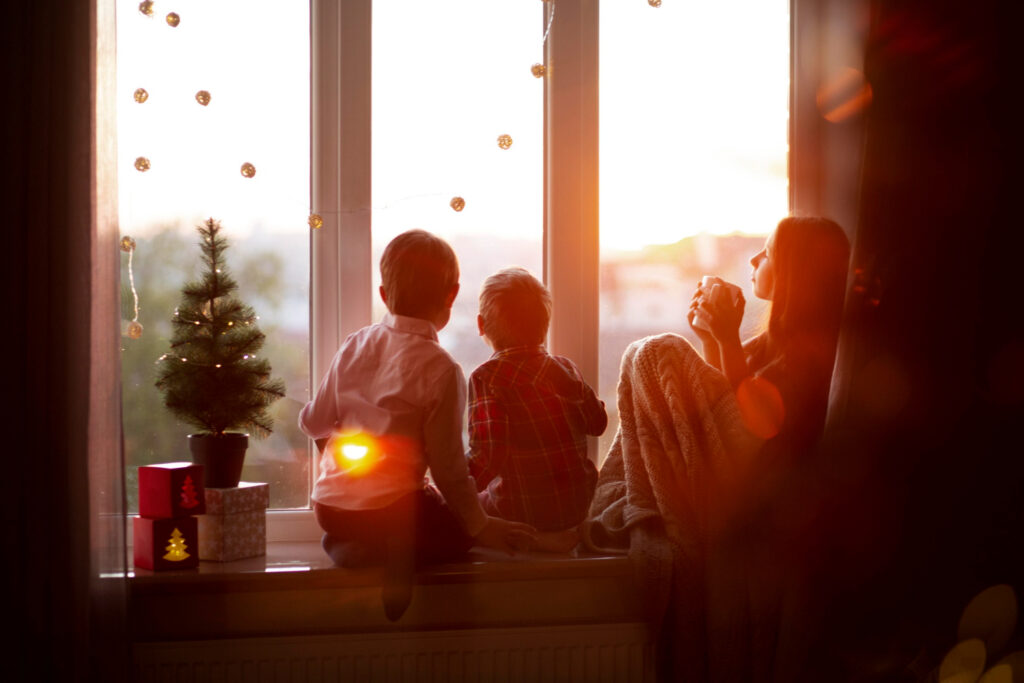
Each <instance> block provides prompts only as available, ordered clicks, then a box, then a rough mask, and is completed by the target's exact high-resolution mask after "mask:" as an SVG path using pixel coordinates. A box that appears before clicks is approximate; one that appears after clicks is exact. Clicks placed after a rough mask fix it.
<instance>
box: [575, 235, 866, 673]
mask: <svg viewBox="0 0 1024 683" xmlns="http://www.w3.org/2000/svg"><path fill="white" fill-rule="evenodd" d="M849 253H850V247H849V241H848V240H847V238H846V235H845V234H844V233H843V231H842V229H841V228H840V227H839V226H838V225H836V224H835V223H834V222H833V221H830V220H827V219H824V218H798V217H788V218H784V219H782V221H780V222H779V224H778V226H777V227H776V229H775V231H774V232H773V233H772V235H771V236H770V237H769V238H768V239H767V241H766V242H765V246H764V248H763V249H762V250H761V251H759V252H758V253H757V254H755V255H754V256H753V258H751V259H750V263H751V266H753V269H754V270H753V274H752V277H751V279H752V280H753V291H754V295H755V296H757V297H758V298H761V299H765V300H768V301H770V302H771V309H770V315H769V317H768V322H767V325H766V327H765V329H764V330H763V331H762V332H761V333H759V334H757V335H755V336H753V337H752V338H750V339H747V340H746V341H741V340H740V332H739V329H740V322H741V320H742V318H743V310H744V306H745V302H744V300H743V296H742V294H740V293H739V292H736V294H737V295H736V297H735V299H734V298H733V297H732V296H726V295H725V294H727V293H728V291H729V290H732V291H735V290H736V289H737V288H735V287H734V286H733V287H730V286H729V285H727V283H724V282H722V281H720V280H719V281H718V282H717V283H714V284H712V283H710V282H709V284H706V285H704V286H703V287H698V289H697V291H696V292H695V293H694V295H693V297H692V299H691V302H690V310H689V312H688V313H687V321H688V322H689V323H690V325H691V327H692V328H693V329H694V331H695V332H696V333H697V335H698V337H699V338H700V341H701V345H702V346H703V351H704V353H703V357H702V356H701V354H699V353H698V352H697V350H696V349H695V348H694V347H693V346H692V345H691V344H690V342H688V341H687V340H686V339H684V338H683V337H682V336H680V335H678V334H673V333H665V334H660V335H655V336H652V337H645V338H644V339H640V340H638V341H636V342H633V343H632V344H630V345H629V347H628V348H627V349H626V351H625V353H624V354H623V357H622V363H621V366H620V372H619V384H618V397H617V404H618V412H619V426H618V429H617V431H616V434H615V439H614V440H613V442H612V446H611V448H610V449H609V452H608V455H607V458H606V459H605V462H604V464H603V466H602V468H601V471H600V474H599V477H598V483H597V490H596V491H595V494H594V499H593V502H592V503H591V506H590V512H589V516H588V518H587V520H585V521H584V523H583V525H581V529H580V530H581V532H582V537H583V540H584V545H585V547H586V548H588V549H589V550H592V551H598V552H610V553H615V552H620V553H626V554H628V555H629V557H630V559H631V560H632V561H633V564H634V566H635V571H636V573H637V576H638V577H642V579H641V581H640V583H639V585H640V588H641V590H642V591H643V594H644V598H645V600H644V603H645V605H646V606H647V608H648V610H649V613H648V618H649V620H650V623H651V625H652V628H653V629H654V630H655V632H657V633H658V648H657V653H658V664H657V666H658V674H659V680H686V681H736V682H737V683H739V682H740V681H752V680H780V681H781V680H786V681H788V680H797V679H798V678H799V677H800V673H801V671H802V670H804V668H805V666H806V662H807V657H808V654H809V648H808V645H807V643H808V642H810V640H809V639H810V636H811V635H812V634H813V633H814V631H815V628H816V626H815V621H814V618H815V617H814V616H813V614H811V613H808V612H806V611H805V610H804V609H803V605H805V604H806V600H805V599H809V597H810V596H809V595H808V594H807V593H806V591H807V588H806V581H805V578H806V577H807V576H808V572H809V571H810V569H809V568H810V566H811V565H812V564H813V563H812V562H811V561H810V558H813V556H814V553H815V552H816V551H817V548H816V547H814V542H813V535H812V536H808V534H807V533H806V530H807V529H808V526H807V524H806V523H805V522H806V520H807V519H809V518H813V515H814V510H813V509H803V508H804V507H807V506H805V502H806V501H807V500H808V498H807V496H808V492H813V491H814V490H816V489H815V487H814V486H807V485H806V481H807V479H806V472H808V471H810V470H811V469H813V468H812V467H811V464H810V463H807V462H806V460H805V459H804V458H803V457H802V456H804V455H805V454H807V453H810V452H811V451H812V449H813V448H814V446H815V444H816V442H817V439H818V437H819V436H820V434H821V430H822V428H823V426H824V418H825V410H826V406H827V403H828V392H829V384H830V381H831V376H832V366H833V363H834V359H835V353H836V341H837V339H838V336H839V324H840V319H841V317H842V309H843V299H844V295H845V288H846V277H847V269H848V261H849ZM698 317H699V318H700V322H699V324H697V318H698ZM808 539H811V540H808Z"/></svg>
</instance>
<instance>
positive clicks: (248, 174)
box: [241, 161, 256, 178]
mask: <svg viewBox="0 0 1024 683" xmlns="http://www.w3.org/2000/svg"><path fill="white" fill-rule="evenodd" d="M241 173H242V177H243V178H252V177H253V176H254V175H256V167H255V166H253V165H252V164H250V163H249V162H248V161H247V162H245V163H244V164H242V169H241Z"/></svg>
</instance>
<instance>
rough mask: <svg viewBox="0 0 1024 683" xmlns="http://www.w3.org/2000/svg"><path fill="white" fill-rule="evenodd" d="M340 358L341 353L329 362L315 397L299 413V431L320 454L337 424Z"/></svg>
mask: <svg viewBox="0 0 1024 683" xmlns="http://www.w3.org/2000/svg"><path fill="white" fill-rule="evenodd" d="M340 357H341V351H339V352H338V353H337V354H336V355H335V357H334V360H332V361H331V367H330V369H328V371H327V373H326V374H325V375H324V378H323V379H322V380H321V381H320V386H319V387H318V388H317V391H316V396H314V397H313V400H312V401H310V402H309V403H307V404H306V405H305V406H303V408H302V411H301V412H300V413H299V429H301V430H302V431H303V432H304V433H305V434H306V435H307V436H309V437H311V438H313V439H314V440H315V441H316V445H317V448H319V450H320V452H321V453H322V452H323V450H324V446H326V444H327V439H328V438H330V436H331V435H332V434H333V433H334V429H335V426H336V425H337V423H338V417H339V415H338V406H337V395H338V391H337V384H336V382H337V376H338V372H339V370H338V363H339V360H340Z"/></svg>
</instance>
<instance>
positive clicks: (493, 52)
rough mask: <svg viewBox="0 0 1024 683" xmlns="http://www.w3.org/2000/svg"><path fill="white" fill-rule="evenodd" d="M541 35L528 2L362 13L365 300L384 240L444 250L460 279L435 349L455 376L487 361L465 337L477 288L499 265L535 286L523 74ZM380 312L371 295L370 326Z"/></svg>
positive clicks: (404, 0)
mask: <svg viewBox="0 0 1024 683" xmlns="http://www.w3.org/2000/svg"><path fill="white" fill-rule="evenodd" d="M543 32H544V22H543V6H542V3H536V2H534V3H530V2H522V1H521V0H489V1H488V2H479V1H478V0H451V1H446V2H443V3H426V2H422V0H391V1H390V2H381V3H376V4H375V5H374V9H373V258H374V277H375V282H374V287H373V291H374V292H376V291H377V286H378V285H379V284H380V282H379V278H380V272H379V268H378V267H377V264H378V263H379V262H380V254H381V251H382V250H383V249H384V247H385V246H386V245H387V243H388V241H390V240H391V238H393V237H394V236H395V235H397V234H399V233H401V232H403V231H405V230H409V229H412V228H422V229H424V230H429V231H430V232H433V233H435V234H437V235H439V236H441V237H444V238H445V239H447V240H448V241H449V242H450V243H451V245H452V247H453V248H454V249H455V253H456V254H457V255H458V257H459V262H460V265H461V271H462V276H461V280H460V284H461V290H460V293H459V296H458V298H457V299H456V302H455V306H454V308H453V311H452V318H451V322H449V323H448V325H447V326H446V327H445V329H444V330H442V331H441V334H440V338H441V344H442V345H443V346H444V347H445V348H446V349H448V351H449V352H451V353H452V355H454V356H455V359H456V360H458V361H459V363H460V364H461V365H462V367H463V369H464V371H465V372H466V375H467V377H468V375H469V373H471V372H472V371H473V370H474V369H475V368H476V367H477V365H479V364H480V363H482V362H483V361H485V360H486V359H487V358H488V357H489V356H490V350H489V349H488V348H487V346H486V345H485V344H484V342H483V340H482V339H480V337H479V336H478V334H477V328H476V314H477V296H478V294H479V291H480V285H481V284H482V282H483V280H484V279H485V278H486V277H487V276H488V275H490V274H491V273H493V272H494V271H496V270H498V269H499V268H502V267H505V266H510V265H518V266H522V267H524V268H526V269H528V270H529V271H531V272H532V273H534V274H535V275H536V276H537V277H538V278H540V277H542V254H543V248H542V236H543V216H542V202H543V187H542V182H543V165H542V164H543V160H542V150H543V139H542V131H543V109H542V105H543V97H544V93H543V81H542V80H541V79H538V78H535V77H534V76H533V75H532V74H531V70H530V67H531V65H533V64H534V63H535V62H541V61H543V54H542V43H541V40H542V38H543ZM501 135H509V136H511V138H512V145H511V146H510V147H508V148H507V149H502V148H501V147H499V145H498V137H499V136H501ZM454 197H461V198H462V199H463V200H464V202H465V207H464V208H463V209H462V210H461V211H455V210H454V209H453V208H452V207H451V205H450V202H451V200H452V199H453V198H454ZM384 311H385V308H384V305H383V303H381V301H380V299H379V297H376V295H375V299H374V313H373V317H374V320H375V321H376V320H380V317H381V316H382V315H383V314H384Z"/></svg>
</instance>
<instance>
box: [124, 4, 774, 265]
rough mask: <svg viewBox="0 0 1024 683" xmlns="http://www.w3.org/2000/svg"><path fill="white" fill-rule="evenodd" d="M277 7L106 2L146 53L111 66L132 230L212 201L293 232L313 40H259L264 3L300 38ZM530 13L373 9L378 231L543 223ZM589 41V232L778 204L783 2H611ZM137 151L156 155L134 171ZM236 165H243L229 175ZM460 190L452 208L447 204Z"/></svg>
mask: <svg viewBox="0 0 1024 683" xmlns="http://www.w3.org/2000/svg"><path fill="white" fill-rule="evenodd" d="M279 9H280V8H279V5H278V4H277V3H273V2H271V1H270V0H253V1H252V2H249V3H247V4H246V7H245V11H239V9H238V7H237V6H235V5H223V6H221V5H219V4H218V3H213V4H210V3H204V4H199V5H195V6H191V7H190V8H189V9H188V11H181V22H180V25H179V26H177V27H176V28H170V27H169V26H168V25H167V24H166V23H165V22H163V21H160V20H159V19H160V18H161V17H159V16H158V17H156V18H147V17H144V16H143V15H141V14H140V13H139V12H138V10H137V3H136V2H135V0H124V1H122V2H120V3H119V5H118V11H119V22H125V23H130V24H131V26H130V28H131V30H119V32H118V39H119V45H118V51H119V52H120V53H123V54H146V55H152V56H153V57H154V58H153V59H148V58H147V59H139V60H135V61H129V62H122V63H120V64H119V69H120V71H119V83H118V92H119V102H120V103H121V109H120V111H119V127H120V135H121V138H120V155H121V157H122V164H121V168H122V169H125V170H124V171H122V173H121V177H120V181H119V182H120V189H121V206H122V225H123V226H125V228H126V229H129V230H131V231H132V232H133V233H135V232H139V233H141V232H142V230H143V229H144V228H147V227H151V226H154V225H157V224H159V223H160V222H161V221H171V220H177V219H178V218H179V217H181V216H182V215H186V216H188V215H191V216H192V217H193V219H194V220H193V222H194V221H195V220H201V219H202V218H205V217H206V216H208V215H210V214H211V213H216V214H217V216H218V217H219V218H221V219H222V220H224V221H225V222H226V223H227V224H230V225H231V226H232V228H233V230H235V231H237V232H250V231H254V230H257V231H258V230H260V229H269V230H273V231H278V230H286V231H289V232H290V231H291V230H295V231H296V232H305V231H306V219H307V217H308V214H309V209H310V207H309V197H308V189H307V188H308V176H309V129H308V125H307V124H306V121H307V118H308V117H305V116H303V117H300V119H301V121H302V124H301V125H298V126H296V125H293V123H291V122H294V120H295V118H294V117H290V116H289V115H288V112H289V111H291V110H293V109H294V108H295V107H300V106H301V107H306V106H307V104H306V103H307V102H308V99H309V86H308V82H307V81H306V80H305V79H298V80H296V79H295V78H294V77H293V76H294V74H295V73H301V72H303V71H304V70H306V69H308V66H307V65H306V64H307V63H308V58H309V57H308V52H307V50H308V46H306V45H299V46H290V45H289V43H288V41H286V40H277V39H274V38H273V37H272V36H263V38H265V40H261V41H259V42H254V40H255V39H254V35H258V34H259V31H258V30H257V29H258V27H256V28H253V27H249V25H248V24H249V23H250V19H252V20H255V17H258V16H265V15H267V14H271V15H273V16H275V21H278V22H286V25H280V26H279V27H278V28H279V30H280V35H281V36H294V35H301V36H305V35H308V29H303V28H302V27H301V26H298V27H296V26H293V24H294V23H295V22H304V23H307V24H308V20H309V17H308V13H307V12H304V11H303V12H293V11H289V12H282V11H279ZM542 10H543V6H542V3H535V4H532V5H531V4H530V3H523V2H522V0H492V1H491V2H487V3H480V2H478V1H477V0H449V1H448V2H446V3H442V4H441V5H438V4H437V3H423V2H422V1H421V0H392V1H391V2H387V3H380V6H379V7H375V8H374V29H375V35H374V92H373V112H374V117H375V124H374V140H373V144H374V171H375V174H376V173H378V172H383V170H386V171H387V189H386V195H382V194H379V193H378V185H379V184H380V183H379V180H380V179H379V178H378V180H375V183H374V192H375V197H374V204H375V206H374V221H375V225H376V224H379V225H378V228H381V229H383V231H384V233H387V232H388V227H389V226H390V225H391V224H392V223H393V224H394V226H395V227H394V231H397V230H398V229H399V228H401V229H405V228H406V227H408V225H410V224H411V223H417V222H418V223H421V224H432V223H433V222H435V221H436V222H437V223H438V225H437V226H436V227H437V229H439V230H441V231H442V232H445V233H448V234H451V233H449V230H451V231H454V232H460V231H462V232H468V233H472V232H480V231H483V232H485V233H486V234H489V235H495V236H515V235H517V234H521V232H522V231H523V229H524V228H526V229H527V230H529V229H532V227H533V226H534V225H539V224H540V221H541V220H542V211H541V202H542V197H543V191H542V187H541V182H542V174H541V170H542V163H543V156H542V149H543V131H542V120H543V109H542V102H543V85H542V81H541V80H540V79H536V78H534V77H533V75H532V74H531V73H530V66H531V65H532V64H533V63H534V62H539V61H541V60H542V59H543V52H542V42H541V38H542V35H543V30H544V22H543V20H542ZM498 20H500V26H499V27H496V26H495V21H498ZM555 21H556V22H557V21H558V17H557V14H556V17H555ZM224 26H230V27H231V28H232V30H230V31H224V30H222V27H224ZM300 29H301V30H300ZM385 29H386V32H385ZM600 39H601V56H600V74H601V76H600V78H601V81H600V93H601V100H600V111H601V113H600V125H601V134H600V135H601V137H600V147H601V149H600V164H601V170H600V177H601V199H600V201H601V206H600V212H601V213H600V227H601V239H602V247H603V248H613V249H637V248H639V247H641V246H643V245H645V244H652V243H668V242H675V241H677V240H678V239H680V238H682V237H685V236H687V235H693V234H698V233H702V232H705V233H713V234H724V233H730V232H747V233H762V234H763V233H766V232H768V231H769V230H770V229H771V226H773V225H774V224H775V222H777V220H778V219H779V218H780V217H782V216H783V215H785V214H786V213H787V210H788V199H787V187H788V186H787V168H786V159H787V151H788V147H787V125H788V114H789V112H788V97H789V88H788V79H789V13H788V3H787V2H786V1H785V0H722V1H716V2H704V3H699V2H672V3H668V2H666V3H664V4H663V5H662V6H661V7H660V8H657V9H655V8H652V7H650V6H649V5H648V4H647V3H644V2H623V1H622V0H614V1H605V2H602V3H601V36H600ZM268 46H273V47H272V49H268ZM156 57H162V58H160V59H157V58H156ZM453 67H457V68H453ZM412 75H415V78H412ZM392 77H393V78H394V79H397V81H396V83H395V84H391V85H389V84H388V83H387V82H386V79H388V78H392ZM409 83H412V84H413V85H412V86H410V85H408V84H409ZM137 88H145V89H146V91H147V92H148V99H147V100H146V102H145V103H143V104H139V103H138V102H136V101H135V99H134V92H135V90H136V89H137ZM199 89H202V90H204V91H207V92H209V93H210V101H209V104H208V106H200V105H199V104H197V102H196V99H195V97H196V92H197V90H199ZM283 122H290V123H288V125H283ZM279 124H281V125H279ZM503 133H508V134H510V135H512V137H513V139H514V140H515V144H514V145H513V146H512V147H511V148H510V149H508V150H500V149H499V148H498V146H497V145H496V144H495V142H494V141H495V139H496V136H497V135H498V134H503ZM138 156H144V157H146V158H147V159H149V160H150V162H151V168H150V170H148V171H146V172H145V173H140V172H137V171H135V170H134V169H133V167H132V164H133V163H134V159H135V158H136V157H138ZM244 162H251V163H252V164H254V166H255V168H256V169H257V172H256V174H255V176H253V177H252V178H245V177H243V176H242V174H240V173H239V171H238V169H239V167H240V165H241V164H242V163H244ZM168 188H174V189H173V190H170V191H169V190H168ZM456 195H459V196H463V197H465V200H466V207H467V208H466V211H465V212H463V213H460V214H457V213H455V212H453V211H452V210H451V209H450V208H449V205H448V204H449V201H450V199H451V197H453V196H456ZM424 227H426V226H424ZM381 234H383V233H381Z"/></svg>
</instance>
